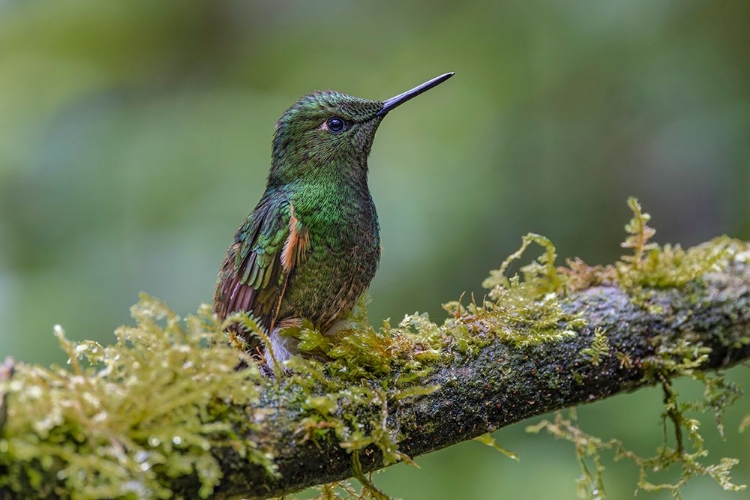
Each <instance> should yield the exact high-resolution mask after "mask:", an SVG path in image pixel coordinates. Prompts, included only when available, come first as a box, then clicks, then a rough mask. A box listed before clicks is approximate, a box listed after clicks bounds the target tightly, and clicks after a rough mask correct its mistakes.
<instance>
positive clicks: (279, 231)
mask: <svg viewBox="0 0 750 500" xmlns="http://www.w3.org/2000/svg"><path fill="white" fill-rule="evenodd" d="M308 242H309V238H308V233H307V229H306V228H305V227H304V225H303V224H302V223H301V222H300V221H299V219H297V217H296V215H295V213H294V205H292V203H291V202H290V201H289V199H288V198H287V197H286V196H283V195H270V196H267V197H264V198H263V199H262V200H261V202H260V203H259V204H258V206H257V207H256V208H255V211H254V212H253V213H252V214H251V215H250V216H249V217H248V218H247V219H246V220H245V222H244V223H243V224H242V225H241V226H240V228H239V229H238V230H237V234H236V235H235V238H234V243H233V244H232V246H231V247H229V250H228V251H227V255H226V258H225V260H224V265H223V266H222V269H221V271H220V273H219V279H218V280H217V283H216V293H215V296H214V310H215V311H216V313H217V314H218V315H219V317H220V318H221V319H224V318H226V317H227V316H228V315H229V314H231V313H233V312H235V311H247V312H249V313H251V314H252V316H253V317H254V318H256V319H257V320H259V321H260V323H261V324H262V325H263V326H264V327H265V328H267V329H269V331H270V330H272V329H273V327H274V325H275V324H276V320H277V317H278V314H279V308H280V307H281V300H282V299H283V297H284V293H285V292H286V287H287V283H288V280H289V276H290V274H291V273H292V271H293V270H294V269H295V268H296V267H297V265H299V264H300V263H301V262H303V261H304V259H305V253H306V249H307V246H308Z"/></svg>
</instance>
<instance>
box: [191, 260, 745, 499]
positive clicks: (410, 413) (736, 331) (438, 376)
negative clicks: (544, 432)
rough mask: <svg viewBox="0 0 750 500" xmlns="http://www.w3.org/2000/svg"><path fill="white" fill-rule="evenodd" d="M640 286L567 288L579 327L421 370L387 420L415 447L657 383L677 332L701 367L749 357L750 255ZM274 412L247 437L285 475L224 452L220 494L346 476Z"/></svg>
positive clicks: (287, 411)
mask: <svg viewBox="0 0 750 500" xmlns="http://www.w3.org/2000/svg"><path fill="white" fill-rule="evenodd" d="M647 295H648V297H649V298H648V299H647V303H646V304H639V303H636V302H635V301H633V300H632V297H631V296H630V295H629V294H628V293H626V292H625V291H624V290H623V289H621V288H619V287H593V288H589V289H586V290H583V291H580V292H577V293H573V294H571V295H570V296H569V297H567V298H565V299H563V302H564V307H565V309H566V310H567V311H569V312H578V313H581V314H582V315H583V317H584V319H585V320H586V323H587V326H586V328H585V329H584V330H583V331H582V332H580V333H579V334H578V335H576V336H573V337H570V338H566V339H563V340H560V341H556V342H545V343H541V344H538V345H534V346H528V347H523V348H518V347H513V346H510V345H508V344H507V343H504V342H502V341H501V340H499V339H497V340H495V341H493V342H492V344H490V345H489V346H487V347H486V348H484V349H482V350H481V352H480V353H479V354H478V355H476V356H456V357H454V358H453V359H451V360H450V362H448V363H446V364H444V365H442V366H440V367H439V368H438V369H436V370H435V371H434V372H433V373H432V374H431V375H430V376H428V377H427V378H426V379H425V380H424V385H432V384H435V385H439V386H440V389H439V390H438V391H436V392H434V393H432V394H429V395H426V396H423V397H421V398H419V399H417V400H415V401H407V402H403V403H399V402H394V403H392V404H391V406H390V407H389V412H388V419H389V421H390V426H391V427H392V428H397V429H399V431H400V433H401V435H402V436H403V439H402V440H401V441H400V442H399V449H400V450H401V451H403V452H404V453H406V454H407V455H409V456H411V457H415V456H418V455H421V454H423V453H428V452H432V451H435V450H439V449H441V448H445V447H447V446H450V445H453V444H455V443H458V442H461V441H464V440H467V439H471V438H474V437H476V436H479V435H482V434H484V433H487V432H492V431H494V430H496V429H499V428H501V427H504V426H506V425H510V424H512V423H515V422H518V421H520V420H524V419H526V418H529V417H533V416H536V415H541V414H543V413H546V412H548V411H551V410H558V409H563V408H566V407H571V406H575V405H579V404H583V403H592V402H595V401H599V400H601V399H604V398H607V397H609V396H612V395H615V394H619V393H623V392H630V391H633V390H635V389H638V388H639V387H643V386H647V385H654V384H656V383H657V382H658V377H657V373H658V374H659V375H660V376H664V377H666V378H668V379H669V378H672V377H674V376H676V375H679V374H678V373H664V372H663V371H662V370H661V369H660V366H662V363H661V361H663V360H664V359H666V358H676V357H678V356H681V355H682V353H676V352H673V349H674V348H675V346H677V345H679V344H680V343H681V342H682V341H686V342H688V343H690V344H692V345H695V346H698V345H700V346H702V347H707V348H709V349H710V354H709V356H708V359H707V360H706V361H705V362H704V363H703V364H702V366H700V369H702V370H718V369H722V368H727V367H730V366H732V365H734V364H736V363H738V362H740V361H742V360H744V359H747V358H748V356H750V265H748V263H746V262H735V263H733V264H732V265H731V266H730V267H729V268H728V269H726V270H725V271H724V272H722V273H716V274H712V275H709V276H707V277H706V278H705V281H704V282H703V284H702V285H700V286H698V287H693V286H688V287H684V288H683V289H666V290H652V291H648V293H647ZM688 295H690V297H688ZM467 324H468V325H469V326H470V329H471V330H472V331H473V332H475V333H480V332H482V331H483V330H485V329H487V325H484V324H482V322H481V321H477V322H474V323H472V322H467ZM597 330H599V331H600V332H606V336H607V338H608V344H609V351H608V353H607V354H606V355H604V356H602V357H601V359H599V360H598V362H597V363H594V362H592V360H591V359H589V357H588V356H585V355H583V354H582V351H584V350H585V349H587V348H589V347H590V346H591V343H592V337H593V335H594V332H595V331H597ZM389 400H390V398H389ZM269 403H270V404H271V405H272V406H275V404H274V403H273V402H271V401H269ZM264 404H265V403H264ZM277 411H278V414H277V417H276V419H275V422H274V425H273V426H272V427H269V428H268V429H265V430H266V431H267V433H266V434H263V435H260V436H253V439H256V440H258V442H259V444H260V445H261V447H263V446H268V447H270V448H272V449H273V450H274V454H275V456H276V460H275V461H276V464H277V465H278V467H279V472H280V477H279V478H278V479H271V478H269V477H268V476H267V475H266V474H265V473H264V471H263V470H262V469H261V468H259V467H258V468H252V467H245V466H241V465H239V464H240V460H239V459H238V457H236V456H233V455H232V453H231V452H229V451H228V450H224V453H225V454H224V455H223V456H222V462H223V464H224V471H225V472H226V476H225V480H223V481H222V483H221V485H220V486H219V488H218V489H217V491H216V493H215V494H216V498H235V497H243V496H244V497H249V498H264V497H267V496H272V495H280V494H285V493H290V492H294V491H296V490H299V489H302V488H305V487H307V486H311V485H315V484H321V483H325V482H330V481H335V480H340V479H344V478H347V477H351V476H352V459H351V456H350V455H349V454H348V453H347V452H346V451H345V450H344V449H342V448H341V447H340V446H339V444H338V443H337V442H336V440H335V439H329V440H327V441H323V442H317V443H313V442H312V441H307V442H304V443H303V442H300V438H299V435H295V433H294V429H297V428H298V425H297V423H296V419H297V418H298V416H299V408H297V407H289V406H285V405H283V404H282V405H279V406H278V407H277ZM361 462H362V467H363V470H364V471H371V470H375V469H378V468H380V467H382V463H381V461H380V455H379V453H377V452H374V451H373V452H372V453H369V454H367V453H366V454H363V456H362V457H361ZM186 487H187V488H186V489H185V490H183V491H185V492H188V491H189V490H190V486H189V485H186Z"/></svg>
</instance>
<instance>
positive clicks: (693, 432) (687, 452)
mask: <svg viewBox="0 0 750 500" xmlns="http://www.w3.org/2000/svg"><path fill="white" fill-rule="evenodd" d="M708 353H709V350H708V349H706V348H704V347H701V346H700V344H699V343H697V342H689V341H686V340H682V341H679V342H677V344H676V345H675V346H672V348H670V349H667V348H664V347H660V348H659V349H658V350H657V353H656V354H655V356H654V357H653V358H651V360H650V364H649V366H647V370H648V372H649V376H651V377H654V378H655V381H657V382H658V383H660V384H661V385H662V387H663V389H664V413H663V414H662V421H663V425H664V429H665V435H664V443H663V444H662V445H661V446H660V447H659V448H658V449H657V450H656V454H655V455H653V456H651V457H641V456H639V455H637V454H636V453H634V452H632V451H630V450H628V449H626V448H625V446H624V444H623V443H622V442H621V441H619V440H617V439H611V440H608V441H605V440H602V439H600V438H598V437H595V436H591V435H589V434H587V433H585V432H584V431H582V430H581V429H580V428H579V427H578V424H577V421H576V414H575V411H574V410H571V411H570V413H569V416H568V418H565V417H563V414H562V413H561V412H557V413H556V415H555V419H554V421H552V422H550V421H548V420H543V421H542V422H540V423H539V424H537V425H533V426H529V427H527V431H529V432H534V433H536V432H539V431H540V430H543V429H544V430H546V431H547V432H549V433H550V434H552V435H553V436H555V437H557V438H560V439H565V440H567V441H571V442H572V443H573V444H575V447H576V456H577V457H578V461H579V463H580V465H581V471H582V474H581V477H580V478H579V479H578V492H579V496H581V498H591V499H599V498H605V497H606V493H605V490H604V481H603V477H602V473H603V472H604V465H603V464H602V461H601V456H600V452H601V451H603V450H614V452H615V460H618V459H621V458H627V459H630V460H632V461H633V463H635V465H636V466H637V467H638V471H639V472H638V474H639V479H638V489H639V490H644V491H661V490H668V491H670V492H671V493H672V496H673V497H674V498H676V499H679V498H680V492H681V489H682V487H683V486H685V485H686V484H687V483H688V481H690V480H691V479H692V478H694V477H696V476H708V477H710V478H712V479H713V480H714V481H716V482H717V483H718V484H719V486H721V487H722V488H723V489H725V490H731V491H739V490H743V489H745V485H737V484H734V483H732V481H731V478H730V472H731V469H732V467H733V466H735V465H737V463H738V460H736V459H734V458H722V459H720V460H719V462H718V463H715V464H709V465H704V464H703V463H701V462H700V460H701V459H703V458H705V457H706V456H707V455H708V450H707V449H705V448H704V441H703V437H702V436H701V434H700V432H699V429H700V422H699V421H698V420H697V419H695V418H691V417H688V415H687V413H688V412H698V413H705V412H707V411H713V412H714V415H715V420H716V426H717V428H718V430H719V433H720V434H721V435H722V436H723V424H722V416H723V412H724V410H725V408H726V407H728V406H730V405H732V404H733V403H734V402H735V401H736V400H737V399H738V398H739V397H740V395H741V391H740V390H739V388H738V387H736V386H735V385H733V384H729V383H726V382H725V381H724V378H723V375H722V374H718V375H710V374H708V373H706V372H702V371H699V370H697V368H699V367H700V365H701V364H702V363H703V362H704V361H705V360H706V358H707V356H708ZM680 376H689V377H691V378H693V379H694V380H698V381H700V382H702V383H703V384H704V386H705V391H704V398H703V400H701V401H688V402H679V401H678V399H677V397H678V394H677V392H676V391H675V389H674V387H673V385H672V383H671V381H670V380H671V379H672V378H676V377H680ZM668 424H669V425H671V426H672V429H673V432H674V444H673V445H670V444H669V441H670V440H669V439H668V436H667V427H668ZM587 460H590V461H591V462H592V463H593V470H591V469H590V468H589V466H588V465H587V462H586V461H587ZM673 465H678V466H679V467H680V470H681V473H680V477H679V479H678V480H677V481H675V482H673V483H656V482H653V481H652V480H651V479H650V475H651V474H652V473H654V472H658V471H663V470H668V469H669V468H670V467H672V466H673ZM636 491H637V490H636Z"/></svg>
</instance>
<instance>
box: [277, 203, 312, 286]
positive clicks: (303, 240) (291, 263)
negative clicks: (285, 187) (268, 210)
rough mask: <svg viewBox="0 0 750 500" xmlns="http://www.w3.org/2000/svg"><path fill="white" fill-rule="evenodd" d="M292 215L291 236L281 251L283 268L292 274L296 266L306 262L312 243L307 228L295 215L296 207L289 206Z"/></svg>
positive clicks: (290, 219)
mask: <svg viewBox="0 0 750 500" xmlns="http://www.w3.org/2000/svg"><path fill="white" fill-rule="evenodd" d="M289 209H290V211H291V215H290V216H289V236H287V238H286V241H285V242H284V249H283V250H282V251H281V267H283V268H284V271H285V272H286V273H290V272H292V269H293V268H294V267H295V266H298V265H300V264H301V263H302V262H304V261H305V258H306V251H307V245H308V244H309V243H310V235H309V234H308V233H307V228H306V227H304V226H303V225H302V223H300V221H299V219H298V218H297V216H296V215H295V214H294V205H292V204H291V203H290V204H289Z"/></svg>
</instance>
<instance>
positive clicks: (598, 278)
mask: <svg viewBox="0 0 750 500" xmlns="http://www.w3.org/2000/svg"><path fill="white" fill-rule="evenodd" d="M628 207H629V208H630V210H631V211H632V212H633V218H632V219H630V221H629V222H628V223H627V224H626V225H625V231H626V232H627V235H628V236H627V238H626V239H625V241H624V242H623V243H622V244H621V245H622V247H623V248H627V249H630V250H632V254H628V255H623V256H622V257H621V258H620V260H619V261H618V262H617V263H615V264H614V265H607V266H589V265H587V264H586V263H585V262H583V261H582V260H580V259H573V260H569V261H568V263H567V264H568V266H567V267H566V268H562V269H560V272H561V274H562V275H564V276H565V278H564V280H563V286H564V287H565V289H566V290H567V291H568V292H572V291H576V290H582V289H585V288H589V287H591V286H598V285H608V286H620V287H622V288H624V289H625V290H628V291H629V292H630V293H631V295H632V296H633V297H634V300H636V302H644V301H645V299H647V295H648V294H647V293H646V294H644V293H642V292H643V290H644V289H648V288H651V289H664V288H680V287H683V286H686V285H689V284H695V283H696V282H699V281H700V279H701V278H702V277H703V276H705V275H706V274H708V273H711V272H715V271H721V270H722V269H724V268H725V267H726V266H727V265H728V263H729V262H730V261H732V260H733V259H735V258H736V257H737V255H738V253H739V252H742V251H745V250H746V245H745V244H743V243H742V242H738V241H737V240H733V239H731V238H729V237H727V236H722V237H719V238H715V239H713V240H711V241H709V242H707V243H704V244H702V245H698V246H695V247H692V248H689V249H687V250H684V249H683V248H682V247H681V246H680V245H664V246H663V247H662V246H660V245H658V244H656V243H654V242H652V241H651V238H653V236H654V235H655V234H656V230H655V229H653V228H652V227H650V226H649V225H648V222H649V221H650V220H651V216H650V215H649V214H648V213H645V212H643V210H642V209H641V206H640V204H639V203H638V200H636V199H635V198H629V199H628Z"/></svg>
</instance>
